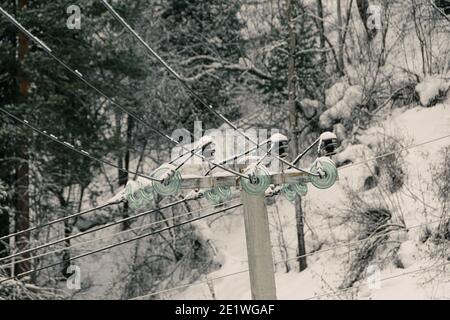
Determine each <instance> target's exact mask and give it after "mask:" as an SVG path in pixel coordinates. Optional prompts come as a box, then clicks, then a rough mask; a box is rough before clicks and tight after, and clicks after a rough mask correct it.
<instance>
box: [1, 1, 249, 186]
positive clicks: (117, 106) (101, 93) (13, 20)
mask: <svg viewBox="0 0 450 320" xmlns="http://www.w3.org/2000/svg"><path fill="white" fill-rule="evenodd" d="M0 13H1V14H2V15H3V16H5V17H6V19H8V20H9V21H10V22H11V23H12V24H14V25H15V26H16V27H17V28H18V29H19V30H20V31H22V32H23V33H24V34H25V35H26V36H27V37H28V38H29V39H30V40H32V41H34V42H35V43H37V44H38V46H39V47H40V48H41V49H43V50H44V51H45V52H46V53H47V54H48V55H49V56H50V57H52V58H53V59H54V60H56V61H57V62H58V63H59V64H60V65H61V66H63V67H64V68H65V69H66V70H67V71H69V72H70V73H72V74H73V75H74V76H76V77H77V78H78V79H80V80H81V81H82V82H83V83H84V84H86V85H87V86H88V87H89V88H91V89H92V90H94V91H95V92H97V93H98V94H99V95H101V96H102V97H103V98H105V99H106V100H107V101H109V102H110V103H112V104H113V105H114V106H115V107H116V108H118V109H119V110H121V111H122V112H124V113H126V114H128V115H129V116H130V117H132V118H133V119H135V120H136V121H138V122H139V123H141V124H143V125H145V126H147V127H148V128H150V129H151V130H152V131H153V132H155V133H156V134H158V135H159V136H161V137H163V138H164V139H167V140H169V141H170V142H172V143H174V144H175V145H179V146H180V147H181V148H182V149H184V150H185V151H187V150H188V149H187V148H186V147H185V146H183V145H182V144H180V142H178V141H176V140H175V139H173V138H172V137H170V136H168V135H167V134H165V133H163V132H161V131H160V130H159V129H157V128H155V127H154V126H152V125H151V124H150V123H148V122H147V121H145V120H143V119H141V118H140V117H138V116H136V115H135V114H134V113H133V112H130V111H128V110H127V109H126V108H125V107H123V106H122V105H121V104H119V103H118V102H116V101H115V100H113V99H112V98H110V97H109V96H108V95H107V94H106V93H104V92H103V91H101V90H100V89H98V88H97V87H96V86H95V85H93V84H92V83H91V82H90V81H88V80H87V79H86V78H85V77H84V75H83V74H82V73H81V72H79V71H78V70H74V69H72V68H71V67H70V66H69V65H68V64H66V63H65V62H64V61H62V60H61V59H60V58H58V57H57V56H56V55H55V54H54V53H53V51H52V50H51V49H50V48H49V47H48V46H47V45H46V44H45V43H44V42H43V41H42V40H40V39H39V38H38V37H36V36H34V35H33V34H32V33H31V32H30V31H29V30H27V29H26V28H25V27H24V26H22V25H21V24H20V23H19V22H18V21H17V20H16V19H15V18H14V17H12V16H11V15H10V14H9V13H8V12H6V11H5V10H4V9H3V8H2V7H0ZM188 151H189V152H190V153H192V154H193V155H195V156H197V157H199V158H200V159H202V160H203V161H206V162H208V163H210V164H211V165H216V166H217V167H219V168H221V169H223V170H225V171H228V172H229V173H232V174H234V175H237V176H240V177H241V178H244V179H249V178H248V177H247V176H246V175H244V174H242V173H240V172H238V171H235V170H233V169H230V168H227V167H225V166H221V165H218V164H216V163H214V162H212V161H210V160H209V159H207V158H206V157H204V156H202V155H200V154H197V153H196V152H194V151H192V150H188Z"/></svg>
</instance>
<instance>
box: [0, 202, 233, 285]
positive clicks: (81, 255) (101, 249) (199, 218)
mask: <svg viewBox="0 0 450 320" xmlns="http://www.w3.org/2000/svg"><path fill="white" fill-rule="evenodd" d="M240 206H242V204H240V203H239V204H236V205H232V206H230V207H227V208H223V209H220V210H217V211H214V212H212V213H208V214H205V215H202V216H200V217H197V218H194V219H190V220H186V221H184V222H181V223H179V224H176V225H173V226H169V227H166V228H162V229H160V230H157V231H153V232H150V233H146V234H143V235H139V236H137V237H134V238H131V239H127V240H123V241H120V242H118V243H114V244H111V245H108V246H105V247H102V248H100V249H96V250H92V251H90V252H87V253H83V254H80V255H77V256H74V257H71V258H69V259H64V260H62V261H59V262H56V263H53V264H50V265H47V266H43V267H39V268H36V269H33V270H30V271H26V272H22V273H20V274H18V275H16V276H14V277H8V278H5V279H2V280H0V284H1V283H3V282H5V281H8V280H12V279H15V278H19V277H23V276H26V275H29V274H33V273H36V272H38V271H42V270H45V269H49V268H52V267H56V266H58V265H61V264H63V263H67V262H70V261H74V260H78V259H81V258H83V257H87V256H90V255H93V254H96V253H99V252H102V251H105V250H109V249H112V248H115V247H118V246H121V245H124V244H127V243H130V242H133V241H137V240H140V239H143V238H146V237H149V236H153V235H156V234H159V233H162V232H164V231H167V230H171V229H174V228H178V227H180V226H183V225H186V224H189V223H192V222H195V221H198V220H201V219H205V218H208V217H211V216H213V215H217V214H219V213H222V212H225V211H228V210H231V209H235V208H238V207H240Z"/></svg>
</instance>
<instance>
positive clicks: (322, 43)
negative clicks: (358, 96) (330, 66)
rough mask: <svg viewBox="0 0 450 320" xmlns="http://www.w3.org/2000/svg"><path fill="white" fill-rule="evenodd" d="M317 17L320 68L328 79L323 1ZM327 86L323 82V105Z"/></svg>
mask: <svg viewBox="0 0 450 320" xmlns="http://www.w3.org/2000/svg"><path fill="white" fill-rule="evenodd" d="M317 16H318V17H319V18H318V19H317V20H318V21H317V26H318V29H319V47H320V50H321V53H320V66H321V73H322V75H323V77H324V80H325V77H326V64H327V53H326V51H325V26H324V23H323V3H322V0H317ZM325 86H326V81H323V85H322V86H321V88H320V99H321V102H322V103H323V104H325Z"/></svg>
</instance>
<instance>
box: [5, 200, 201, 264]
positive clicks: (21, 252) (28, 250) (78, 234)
mask: <svg viewBox="0 0 450 320" xmlns="http://www.w3.org/2000/svg"><path fill="white" fill-rule="evenodd" d="M189 200H192V199H189ZM186 201H187V199H181V200H178V201H175V202H172V203H170V204H167V205H164V206H162V207H160V208H155V209H152V210H149V211H144V212H141V213H139V214H136V215H134V216H130V217H127V218H123V219H119V220H117V221H113V222H110V223H107V224H104V225H101V226H98V227H96V228H93V229H89V230H87V231H84V232H79V233H77V234H73V235H70V236H68V237H64V238H61V239H57V240H55V241H50V242H47V243H44V244H42V245H40V246H37V247H34V248H30V249H27V250H24V251H20V252H17V253H14V254H11V255H9V256H6V257H3V258H0V262H2V261H5V260H8V259H11V258H14V257H17V256H20V255H23V254H25V253H29V252H33V251H36V250H40V249H43V248H47V247H50V246H52V245H55V244H58V243H61V242H65V241H67V240H71V239H74V238H78V237H81V236H83V235H86V234H89V233H92V232H96V231H99V230H103V229H106V228H109V227H112V226H115V225H118V224H121V223H124V222H127V221H130V220H133V219H137V218H139V217H143V216H145V215H148V214H151V213H154V212H158V211H160V210H163V209H167V208H170V207H173V206H175V205H178V204H180V203H183V202H186Z"/></svg>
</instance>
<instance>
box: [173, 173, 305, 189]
mask: <svg viewBox="0 0 450 320" xmlns="http://www.w3.org/2000/svg"><path fill="white" fill-rule="evenodd" d="M309 176H310V175H309V174H307V173H304V172H300V171H298V170H294V169H289V170H286V171H284V172H276V173H272V172H271V173H270V174H269V176H268V177H269V178H270V181H271V184H275V185H282V184H294V183H298V182H308V181H309ZM239 179H240V178H237V177H236V176H235V175H232V174H229V173H225V172H224V173H217V174H215V175H212V176H201V175H183V176H182V182H181V189H204V188H214V187H225V186H227V187H240V183H239Z"/></svg>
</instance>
